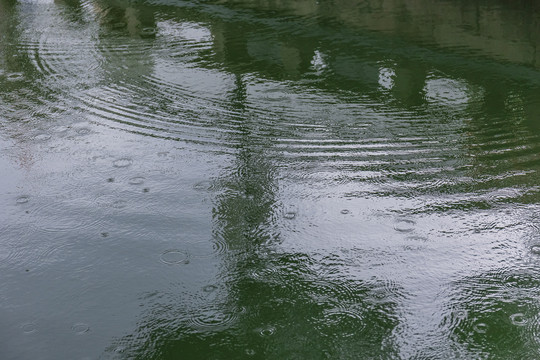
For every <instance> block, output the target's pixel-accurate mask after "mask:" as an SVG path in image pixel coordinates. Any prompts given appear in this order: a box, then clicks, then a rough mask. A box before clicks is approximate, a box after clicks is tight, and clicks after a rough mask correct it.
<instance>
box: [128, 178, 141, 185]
mask: <svg viewBox="0 0 540 360" xmlns="http://www.w3.org/2000/svg"><path fill="white" fill-rule="evenodd" d="M128 183H129V184H130V185H141V184H144V178H143V177H142V176H135V177H132V178H131V179H129V181H128Z"/></svg>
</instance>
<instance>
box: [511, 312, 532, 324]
mask: <svg viewBox="0 0 540 360" xmlns="http://www.w3.org/2000/svg"><path fill="white" fill-rule="evenodd" d="M510 322H511V323H512V324H513V325H516V326H525V325H527V323H528V322H529V320H528V319H527V318H526V317H525V315H524V314H522V313H516V314H512V315H510Z"/></svg>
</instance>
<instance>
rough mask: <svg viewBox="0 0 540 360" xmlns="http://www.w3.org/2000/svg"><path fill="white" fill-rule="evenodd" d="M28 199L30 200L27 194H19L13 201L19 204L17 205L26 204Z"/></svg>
mask: <svg viewBox="0 0 540 360" xmlns="http://www.w3.org/2000/svg"><path fill="white" fill-rule="evenodd" d="M29 201H30V196H29V195H21V196H19V197H17V199H15V202H16V203H17V204H19V205H21V204H26V203H27V202H29Z"/></svg>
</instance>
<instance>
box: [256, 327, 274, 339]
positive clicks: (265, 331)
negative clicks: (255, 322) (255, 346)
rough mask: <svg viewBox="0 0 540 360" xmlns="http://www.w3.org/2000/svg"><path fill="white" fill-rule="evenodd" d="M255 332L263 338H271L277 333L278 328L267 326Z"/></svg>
mask: <svg viewBox="0 0 540 360" xmlns="http://www.w3.org/2000/svg"><path fill="white" fill-rule="evenodd" d="M255 332H257V333H258V334H259V335H260V336H261V337H270V336H273V335H274V334H275V333H276V328H275V327H274V326H272V325H267V326H263V327H260V328H257V329H255Z"/></svg>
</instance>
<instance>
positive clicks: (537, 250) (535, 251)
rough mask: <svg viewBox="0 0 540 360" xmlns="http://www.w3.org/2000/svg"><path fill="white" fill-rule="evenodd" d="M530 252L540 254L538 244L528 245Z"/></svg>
mask: <svg viewBox="0 0 540 360" xmlns="http://www.w3.org/2000/svg"><path fill="white" fill-rule="evenodd" d="M530 251H531V253H533V254H534V255H540V245H533V246H531V247H530Z"/></svg>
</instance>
